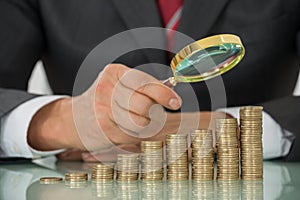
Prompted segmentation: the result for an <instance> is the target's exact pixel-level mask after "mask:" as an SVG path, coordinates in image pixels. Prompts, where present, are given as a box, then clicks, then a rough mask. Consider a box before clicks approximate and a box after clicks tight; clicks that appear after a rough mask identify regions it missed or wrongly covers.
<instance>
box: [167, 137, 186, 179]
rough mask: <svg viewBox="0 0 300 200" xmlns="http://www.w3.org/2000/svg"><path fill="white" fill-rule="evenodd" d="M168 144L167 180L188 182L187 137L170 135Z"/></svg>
mask: <svg viewBox="0 0 300 200" xmlns="http://www.w3.org/2000/svg"><path fill="white" fill-rule="evenodd" d="M166 143H167V179H168V180H188V178H189V168H188V153H187V135H179V134H168V135H167V137H166Z"/></svg>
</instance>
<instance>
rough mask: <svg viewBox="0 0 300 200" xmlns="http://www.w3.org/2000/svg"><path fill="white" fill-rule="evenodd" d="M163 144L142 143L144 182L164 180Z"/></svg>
mask: <svg viewBox="0 0 300 200" xmlns="http://www.w3.org/2000/svg"><path fill="white" fill-rule="evenodd" d="M162 147H163V142H162V141H142V142H141V152H142V158H141V160H142V176H141V178H142V180H162V178H163V168H162V164H163V148H162Z"/></svg>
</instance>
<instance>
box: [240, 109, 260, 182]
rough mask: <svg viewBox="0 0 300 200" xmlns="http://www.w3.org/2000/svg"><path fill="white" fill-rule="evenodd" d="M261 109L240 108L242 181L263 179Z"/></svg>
mask: <svg viewBox="0 0 300 200" xmlns="http://www.w3.org/2000/svg"><path fill="white" fill-rule="evenodd" d="M262 109H263V108H262V107H261V106H247V107H241V108H240V130H241V169H242V173H241V174H242V179H244V180H261V179H262V178H263V147H262Z"/></svg>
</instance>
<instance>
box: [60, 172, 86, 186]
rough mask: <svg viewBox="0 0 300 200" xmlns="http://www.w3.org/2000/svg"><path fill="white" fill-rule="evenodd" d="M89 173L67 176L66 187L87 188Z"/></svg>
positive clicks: (68, 174)
mask: <svg viewBox="0 0 300 200" xmlns="http://www.w3.org/2000/svg"><path fill="white" fill-rule="evenodd" d="M87 180H88V173H86V172H69V173H66V174H65V185H66V186H68V187H70V188H82V187H86V186H87Z"/></svg>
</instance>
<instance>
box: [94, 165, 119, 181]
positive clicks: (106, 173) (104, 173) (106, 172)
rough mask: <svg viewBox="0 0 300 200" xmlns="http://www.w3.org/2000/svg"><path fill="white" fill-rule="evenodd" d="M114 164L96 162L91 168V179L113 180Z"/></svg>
mask: <svg viewBox="0 0 300 200" xmlns="http://www.w3.org/2000/svg"><path fill="white" fill-rule="evenodd" d="M113 178H114V166H113V164H104V163H98V164H95V165H93V168H92V181H94V182H97V181H103V180H113Z"/></svg>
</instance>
